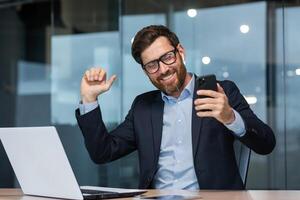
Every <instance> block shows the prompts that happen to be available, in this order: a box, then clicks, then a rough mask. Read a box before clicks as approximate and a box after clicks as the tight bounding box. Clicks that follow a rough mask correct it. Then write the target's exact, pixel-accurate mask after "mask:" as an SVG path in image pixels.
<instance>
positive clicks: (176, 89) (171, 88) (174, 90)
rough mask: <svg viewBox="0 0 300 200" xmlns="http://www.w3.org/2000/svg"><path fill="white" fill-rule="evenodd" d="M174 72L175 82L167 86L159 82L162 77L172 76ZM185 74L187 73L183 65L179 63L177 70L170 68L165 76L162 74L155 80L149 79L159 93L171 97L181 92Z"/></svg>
mask: <svg viewBox="0 0 300 200" xmlns="http://www.w3.org/2000/svg"><path fill="white" fill-rule="evenodd" d="M174 72H175V74H174V76H176V80H175V81H174V82H172V83H171V84H168V85H166V84H164V83H161V82H160V81H161V79H162V78H163V77H167V76H168V75H170V74H173V73H174ZM186 73H187V72H186V68H185V66H184V64H183V63H182V62H181V63H180V67H179V69H177V68H173V67H170V68H169V70H168V71H167V72H166V73H165V74H162V75H161V76H159V77H158V78H156V79H155V80H152V79H151V78H150V81H151V82H152V84H153V85H154V86H155V87H156V88H158V89H159V90H160V91H162V92H164V93H165V94H167V95H170V96H173V95H174V94H178V93H179V94H180V92H182V90H183V86H184V82H185V77H186Z"/></svg>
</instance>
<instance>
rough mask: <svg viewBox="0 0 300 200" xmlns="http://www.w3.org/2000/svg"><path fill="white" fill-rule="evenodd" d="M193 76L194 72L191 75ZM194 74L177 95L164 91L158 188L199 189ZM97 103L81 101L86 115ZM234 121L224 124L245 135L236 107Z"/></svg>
mask: <svg viewBox="0 0 300 200" xmlns="http://www.w3.org/2000/svg"><path fill="white" fill-rule="evenodd" d="M191 75H192V74H191ZM194 87H195V77H194V75H192V79H191V81H190V82H189V83H188V85H187V86H186V87H185V88H184V90H183V91H182V93H181V94H180V96H179V97H178V98H174V97H171V96H167V95H165V94H164V93H161V95H162V99H163V101H164V103H165V104H164V113H163V129H162V139H161V147H160V154H159V161H158V171H157V173H156V174H155V176H154V181H153V184H154V185H153V186H154V187H155V188H158V189H188V190H196V189H199V184H198V181H197V177H196V174H195V169H194V163H193V152H192V109H193V106H194V103H193V91H194ZM97 106H98V102H97V101H95V102H92V103H88V104H79V110H80V114H81V115H83V114H85V113H88V112H90V111H92V110H93V109H95V108H97ZM234 114H235V120H234V122H233V123H231V124H230V125H225V126H226V127H227V128H228V129H230V130H231V131H233V133H234V134H235V135H236V136H238V137H241V136H243V135H244V134H245V132H246V131H245V124H244V122H243V120H242V118H241V116H240V114H239V113H238V112H236V111H235V110H234Z"/></svg>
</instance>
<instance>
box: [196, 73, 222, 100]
mask: <svg viewBox="0 0 300 200" xmlns="http://www.w3.org/2000/svg"><path fill="white" fill-rule="evenodd" d="M197 85H198V87H197V88H198V89H197V90H214V91H218V87H217V80H216V76H215V75H214V74H209V75H205V76H200V77H198V79H197ZM205 97H207V96H205V95H199V98H205Z"/></svg>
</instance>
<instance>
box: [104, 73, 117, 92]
mask: <svg viewBox="0 0 300 200" xmlns="http://www.w3.org/2000/svg"><path fill="white" fill-rule="evenodd" d="M116 79H117V76H116V75H113V76H112V77H110V79H108V80H107V81H106V84H107V89H109V88H110V87H111V86H112V84H113V82H114V81H115V80H116Z"/></svg>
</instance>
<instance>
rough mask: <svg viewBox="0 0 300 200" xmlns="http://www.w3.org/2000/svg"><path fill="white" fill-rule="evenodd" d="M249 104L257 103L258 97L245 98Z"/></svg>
mask: <svg viewBox="0 0 300 200" xmlns="http://www.w3.org/2000/svg"><path fill="white" fill-rule="evenodd" d="M244 97H245V99H246V101H247V102H248V104H250V105H253V104H256V103H257V98H256V96H244Z"/></svg>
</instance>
